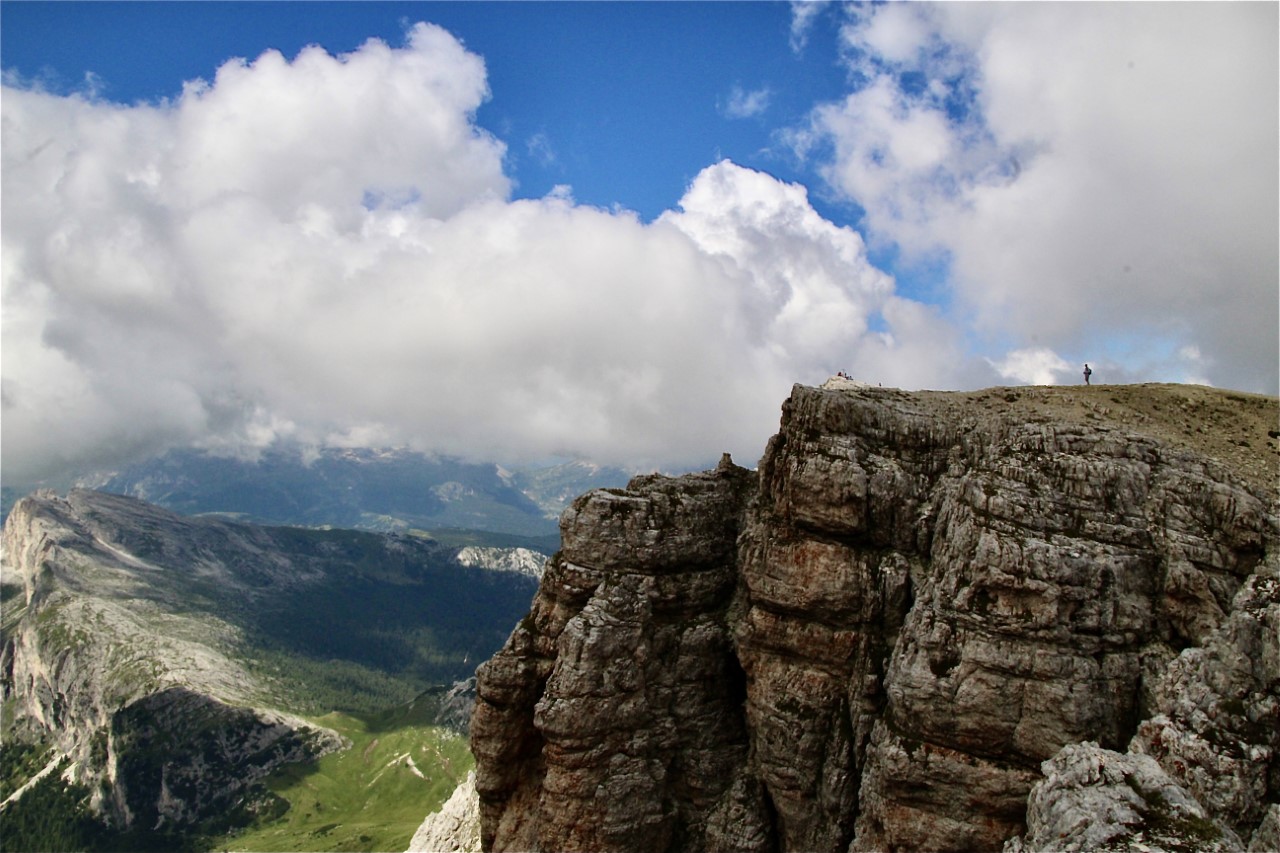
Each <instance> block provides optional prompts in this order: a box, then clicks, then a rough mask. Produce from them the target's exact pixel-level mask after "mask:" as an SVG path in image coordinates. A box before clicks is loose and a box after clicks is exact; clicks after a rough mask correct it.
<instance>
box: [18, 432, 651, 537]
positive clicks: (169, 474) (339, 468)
mask: <svg viewBox="0 0 1280 853" xmlns="http://www.w3.org/2000/svg"><path fill="white" fill-rule="evenodd" d="M630 477H631V474H629V473H628V472H626V471H623V470H620V469H618V468H608V467H601V466H597V465H592V464H589V463H586V462H567V463H562V464H556V465H548V466H531V467H525V468H518V469H512V470H507V469H504V468H502V467H501V466H499V465H495V464H492V463H488V464H485V463H473V462H464V461H461V460H458V459H452V458H449V457H443V456H433V455H427V454H422V453H416V452H413V451H409V450H377V449H365V448H357V449H342V448H325V449H322V450H318V451H316V450H310V451H308V450H304V449H303V448H301V447H288V446H286V447H275V448H271V449H268V450H267V451H264V452H263V453H262V454H261V456H260V457H259V458H258V459H256V460H245V459H238V458H234V457H227V456H217V455H213V454H210V453H206V452H201V451H194V450H174V451H171V452H169V453H167V454H165V455H163V456H160V457H157V458H154V459H150V460H147V461H145V462H140V463H137V464H134V465H131V466H128V467H126V468H123V469H121V470H119V471H115V472H108V473H99V474H94V475H86V476H85V477H82V478H80V479H79V480H78V481H77V482H76V483H75V485H78V486H86V487H90V488H94V489H98V490H100V491H107V492H114V493H116V494H123V495H129V496H131V497H136V498H140V499H142V500H145V501H147V502H149V503H153V504H156V505H158V506H162V507H165V508H166V509H171V510H173V511H175V512H179V513H182V514H184V515H196V514H201V513H223V514H226V515H228V516H230V517H233V518H240V519H242V520H246V521H253V522H258V523H263V524H289V525H299V526H306V527H321V526H329V527H346V528H354V529H360V530H377V531H410V530H422V531H431V532H433V533H435V532H437V531H442V530H479V531H487V532H489V533H497V534H505V535H509V536H514V537H518V539H517V540H513V541H510V542H494V541H490V542H487V543H484V544H506V545H511V546H516V545H523V546H527V547H532V548H534V549H535V550H539V551H544V552H546V553H551V552H553V551H554V550H555V549H556V546H557V542H558V532H557V527H556V520H557V518H558V517H559V515H560V512H561V511H562V510H563V509H564V508H565V506H567V505H568V503H569V501H571V500H572V499H573V498H575V497H576V496H578V495H579V494H582V493H583V492H586V491H588V490H590V489H593V488H607V487H620V486H624V485H626V483H627V481H628V480H629V479H630ZM4 491H5V495H4V498H5V501H4V502H5V506H4V509H5V512H6V514H7V512H8V509H9V507H10V506H11V505H12V503H13V502H14V501H16V500H17V499H18V498H20V497H21V496H22V495H23V494H26V492H27V491H29V490H27V489H22V488H20V487H19V488H15V487H12V485H11V484H6V488H5V490H4Z"/></svg>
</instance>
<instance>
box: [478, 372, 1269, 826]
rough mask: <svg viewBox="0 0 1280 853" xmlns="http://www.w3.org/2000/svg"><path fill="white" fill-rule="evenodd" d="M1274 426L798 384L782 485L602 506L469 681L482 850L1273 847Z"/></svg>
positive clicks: (634, 489) (651, 491) (1215, 414)
mask: <svg viewBox="0 0 1280 853" xmlns="http://www.w3.org/2000/svg"><path fill="white" fill-rule="evenodd" d="M1278 419H1280V409H1278V408H1277V403H1276V401H1275V400H1274V399H1268V398H1261V397H1250V396H1245V395H1232V394H1229V393H1223V392H1215V391H1212V390H1210V389H1189V388H1185V387H1178V386H1125V387H1113V388H1107V387H1105V386H1103V387H1095V388H1089V389H1033V388H1023V389H1000V390H996V391H988V392H977V393H972V394H943V393H917V394H906V393H903V392H899V391H896V390H889V389H875V388H860V389H843V390H821V389H813V388H805V387H800V386H797V387H796V388H795V390H794V391H793V394H792V396H791V398H790V399H789V400H788V401H787V402H786V404H785V405H784V408H783V418H782V425H781V429H780V432H779V433H778V435H777V436H776V437H775V438H774V439H773V440H772V441H771V443H770V445H769V447H768V448H767V450H766V453H765V455H764V458H763V459H762V460H761V463H760V466H759V470H758V472H749V471H747V470H745V469H742V468H738V467H736V466H734V465H732V464H731V463H730V462H728V460H727V459H726V460H725V461H723V462H722V463H721V465H720V466H719V467H718V468H717V469H716V470H714V471H711V472H707V473H704V474H698V475H690V476H687V477H683V478H674V479H670V478H660V477H647V478H637V479H636V480H634V481H632V483H631V484H630V486H629V487H628V488H627V489H626V490H611V491H610V490H606V491H596V492H591V493H589V494H587V495H584V496H583V497H582V498H580V499H579V500H578V501H577V502H575V503H574V504H573V506H572V507H571V508H570V509H569V510H567V511H566V512H565V514H564V516H563V517H562V520H561V528H562V538H563V543H564V544H563V550H562V551H561V552H560V553H559V554H557V555H556V557H555V558H553V560H552V561H551V563H550V564H549V565H548V567H547V570H546V573H545V574H544V576H543V579H542V584H541V588H540V591H539V593H538V595H537V597H536V599H535V601H534V604H533V608H532V610H531V612H530V613H529V615H528V616H527V617H526V618H525V619H524V620H523V621H522V622H521V623H520V625H519V626H518V627H517V628H516V629H515V631H514V632H513V633H512V636H511V638H510V640H509V641H508V643H507V645H506V647H505V648H504V649H503V650H502V651H501V652H500V653H499V654H498V655H496V656H495V657H494V658H493V659H492V660H490V661H489V662H488V663H486V664H485V665H484V666H482V667H481V669H480V672H479V683H478V696H479V699H478V702H477V706H476V710H475V713H474V716H473V718H472V727H471V732H472V748H473V751H474V753H475V755H476V759H477V776H476V787H477V790H478V792H479V798H480V805H481V817H482V841H483V843H484V846H485V848H486V849H493V850H533V849H541V850H611V849H616V850H623V849H629V850H635V849H645V850H676V849H681V850H738V851H746V850H754V851H773V850H804V851H818V850H833V851H845V850H893V849H900V850H999V849H1001V847H1002V846H1003V845H1005V844H1006V843H1009V845H1010V849H1019V850H1038V849H1056V847H1058V846H1062V843H1065V841H1064V840H1065V838H1066V836H1065V835H1064V834H1062V833H1063V832H1065V829H1064V828H1063V827H1064V826H1065V825H1064V824H1063V823H1062V821H1063V820H1066V818H1064V817H1063V816H1064V815H1069V814H1070V813H1071V810H1072V809H1073V808H1074V809H1076V810H1077V811H1076V814H1077V816H1078V815H1079V814H1080V812H1079V803H1080V802H1081V801H1082V800H1081V798H1082V797H1084V798H1085V801H1087V802H1090V803H1093V804H1094V806H1096V807H1097V808H1102V805H1099V804H1106V803H1109V804H1111V806H1115V808H1113V809H1112V811H1113V812H1114V813H1115V814H1118V815H1120V817H1119V818H1117V820H1116V824H1115V827H1113V830H1114V831H1112V832H1111V834H1110V835H1109V836H1107V837H1108V839H1110V841H1109V842H1108V843H1111V842H1114V843H1116V844H1123V843H1129V841H1132V840H1134V839H1136V840H1138V841H1141V842H1142V843H1150V842H1151V839H1152V838H1156V839H1157V842H1156V843H1155V847H1154V848H1153V849H1160V844H1165V845H1166V849H1177V845H1178V844H1182V843H1184V842H1185V843H1188V844H1192V848H1191V849H1195V848H1197V847H1201V848H1202V847H1206V846H1213V845H1216V846H1217V847H1218V849H1224V850H1227V849H1240V848H1242V847H1243V846H1244V845H1247V844H1249V843H1250V841H1251V839H1254V838H1255V836H1256V837H1257V838H1256V840H1257V841H1258V842H1259V843H1264V842H1265V839H1266V838H1269V837H1270V836H1269V835H1268V833H1272V834H1274V832H1275V830H1274V829H1268V828H1267V827H1269V826H1272V824H1275V823H1276V822H1277V817H1278V816H1277V807H1276V805H1275V804H1276V802H1277V801H1278V800H1280V521H1278V519H1277V508H1276V485H1277V475H1278V472H1280V467H1278V466H1277V453H1276V450H1275V442H1274V441H1273V439H1274V437H1275V430H1276V426H1277V420H1278ZM1206 427H1208V428H1207V429H1206ZM1268 431H1270V432H1271V433H1272V435H1271V436H1268ZM1073 749H1074V750H1077V753H1072V752H1070V750H1073ZM1080 750H1094V751H1095V752H1091V753H1088V754H1087V755H1085V754H1084V753H1081V752H1080ZM1126 753H1128V755H1126ZM1082 755H1083V756H1084V757H1082ZM1098 756H1102V757H1101V758H1099V757H1098ZM1107 756H1110V758H1107ZM1090 761H1092V762H1093V763H1092V764H1090V763H1089V762H1090ZM1126 762H1128V763H1126ZM1103 765H1106V766H1107V767H1110V768H1112V770H1113V771H1114V772H1110V771H1108V772H1102V771H1101V770H1098V769H1097V768H1099V767H1102V766H1103ZM1130 765H1132V766H1134V767H1137V766H1139V765H1140V766H1141V769H1142V770H1143V771H1144V773H1145V772H1146V771H1149V770H1151V768H1152V767H1155V768H1157V769H1158V770H1159V771H1160V772H1161V773H1162V774H1163V776H1162V777H1161V778H1160V779H1158V780H1155V781H1152V780H1151V779H1149V778H1148V777H1150V776H1152V774H1151V773H1146V775H1145V776H1141V774H1138V771H1136V770H1132V769H1126V768H1130ZM1081 767H1086V769H1084V770H1081V769H1080V768H1081ZM1087 767H1093V768H1094V770H1093V771H1089V770H1088V769H1087ZM1073 768H1074V769H1073ZM1116 768H1119V769H1116ZM1068 771H1070V772H1068ZM1126 774H1127V775H1126ZM1140 776H1141V779H1140V778H1139V777H1140ZM1126 778H1127V779H1133V780H1139V781H1140V782H1141V784H1139V781H1135V782H1134V785H1133V786H1128V787H1126V786H1125V784H1123V783H1124V780H1125V779H1126ZM1117 780H1120V784H1119V785H1117ZM1142 780H1145V781H1142ZM1050 783H1052V784H1050ZM1120 789H1123V790H1124V791H1127V792H1128V794H1127V795H1126V796H1128V797H1129V800H1133V801H1135V802H1138V801H1140V804H1142V805H1143V808H1141V809H1138V808H1131V809H1129V811H1127V812H1126V811H1123V809H1120V807H1119V806H1118V805H1116V804H1117V803H1121V801H1120V800H1117V799H1116V797H1117V796H1120V794H1118V793H1117V791H1120ZM1033 790H1034V791H1035V795H1034V796H1031V795H1032V792H1033ZM1029 796H1031V800H1032V807H1031V808H1030V809H1029V806H1028V798H1029ZM1134 798H1136V800H1135V799H1134ZM1122 800H1123V798H1122ZM1125 802H1127V800H1126V801H1125ZM1122 804H1123V803H1121V805H1122ZM1193 806H1194V807H1193ZM1108 807H1110V806H1108ZM1091 808H1092V807H1091ZM1197 808H1198V809H1199V811H1196V809H1197ZM1117 809H1119V810H1117ZM1086 813H1087V810H1086ZM1055 821H1056V822H1055ZM1068 823H1069V821H1068ZM1157 823H1158V824H1159V826H1158V827H1156V826H1155V824H1157ZM1077 828H1078V827H1077ZM1157 829H1158V831H1156V830H1157ZM1153 833H1154V834H1153ZM1160 833H1164V834H1163V835H1161V834H1160ZM1126 839H1128V840H1126ZM1159 839H1164V840H1163V841H1159ZM1170 839H1172V840H1170ZM1097 841H1098V839H1096V838H1094V839H1092V842H1097ZM1092 842H1091V843H1092ZM1080 849H1083V848H1080ZM1122 849H1123V848H1122ZM1258 849H1262V848H1258Z"/></svg>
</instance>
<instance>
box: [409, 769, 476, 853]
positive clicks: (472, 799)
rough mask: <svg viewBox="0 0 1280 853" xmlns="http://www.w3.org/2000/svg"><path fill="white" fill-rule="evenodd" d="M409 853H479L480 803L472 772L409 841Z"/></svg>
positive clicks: (428, 817)
mask: <svg viewBox="0 0 1280 853" xmlns="http://www.w3.org/2000/svg"><path fill="white" fill-rule="evenodd" d="M408 853H480V800H479V798H478V797H477V796H476V774H475V773H474V772H473V773H468V774H467V778H466V779H463V780H462V783H461V784H460V785H458V787H457V788H455V789H454V791H453V795H452V796H451V797H449V799H448V800H446V801H445V804H444V805H443V806H441V807H440V810H439V811H437V812H433V813H432V814H430V815H428V816H427V819H426V820H424V821H423V822H422V825H421V826H419V827H418V830H417V832H415V833H414V834H413V838H412V839H411V840H410V841H409V850H408Z"/></svg>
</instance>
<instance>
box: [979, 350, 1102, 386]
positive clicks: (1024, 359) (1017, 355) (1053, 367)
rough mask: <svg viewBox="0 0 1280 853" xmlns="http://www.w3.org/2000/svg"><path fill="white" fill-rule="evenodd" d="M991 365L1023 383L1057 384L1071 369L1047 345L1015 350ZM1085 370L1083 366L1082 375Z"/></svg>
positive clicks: (997, 370) (1007, 377)
mask: <svg viewBox="0 0 1280 853" xmlns="http://www.w3.org/2000/svg"><path fill="white" fill-rule="evenodd" d="M991 366H992V367H994V368H995V369H996V372H997V373H999V374H1000V375H1001V376H1002V377H1004V378H1005V379H1010V380H1013V381H1014V382H1017V383H1019V384H1022V385H1056V384H1058V383H1060V382H1062V381H1063V380H1064V379H1065V378H1066V377H1067V374H1068V373H1069V372H1070V371H1071V365H1069V364H1067V362H1066V360H1065V359H1064V358H1063V357H1062V356H1060V355H1058V354H1057V353H1056V352H1054V351H1053V350H1051V349H1047V348H1045V347H1034V348H1029V349H1020V350H1014V351H1012V352H1009V353H1006V354H1005V356H1004V358H1002V359H1000V360H999V361H994V362H992V363H991ZM1083 372H1084V368H1083V366H1082V367H1081V374H1082V375H1083Z"/></svg>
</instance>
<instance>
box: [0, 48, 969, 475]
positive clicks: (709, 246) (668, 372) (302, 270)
mask: <svg viewBox="0 0 1280 853" xmlns="http://www.w3.org/2000/svg"><path fill="white" fill-rule="evenodd" d="M486 97H487V88H486V78H485V70H484V65H483V62H482V60H481V59H480V58H479V57H477V56H475V55H473V54H471V53H469V52H467V51H466V50H465V49H464V48H463V47H462V46H461V45H460V44H459V43H458V42H457V40H456V39H454V38H453V37H452V36H451V35H449V34H448V33H447V32H445V31H444V30H442V29H439V28H438V27H434V26H431V25H425V24H419V25H417V26H415V27H413V28H412V30H411V31H410V32H409V33H408V36H407V39H406V42H405V44H404V45H402V46H400V47H394V48H393V47H389V46H388V45H386V44H384V43H382V42H379V41H370V42H368V43H366V44H365V45H363V46H362V47H361V48H359V49H358V50H356V51H354V52H352V53H350V54H347V55H343V56H336V57H335V56H331V55H329V54H327V53H326V52H324V51H323V50H321V49H319V48H308V49H306V50H304V51H302V52H301V53H300V54H299V55H298V56H297V57H295V58H294V59H292V60H289V59H286V58H285V57H283V56H281V55H279V54H278V53H274V52H268V53H265V54H263V55H262V56H260V57H258V58H257V59H255V60H253V61H252V62H246V61H241V60H236V61H232V62H228V63H226V64H225V65H223V66H222V67H221V68H220V69H219V70H218V72H217V75H216V77H215V79H214V80H213V81H211V82H203V81H196V82H193V83H189V84H187V86H186V87H185V89H184V91H183V93H182V95H181V96H180V97H178V98H176V99H175V100H174V101H172V102H168V103H161V104H150V105H147V104H142V105H133V106H121V105H118V104H112V103H107V102H103V101H100V100H97V99H95V98H94V97H93V96H92V95H89V96H85V95H75V96H69V97H64V96H56V95H52V94H48V93H46V92H42V91H39V90H38V89H34V88H30V87H21V86H6V88H5V90H4V98H3V140H2V141H3V149H2V150H3V173H4V182H5V186H4V189H5V192H4V196H3V205H4V210H3V214H4V216H3V235H2V236H3V247H2V248H3V270H2V275H3V278H2V281H3V300H4V312H3V318H2V322H3V334H2V337H0V342H2V346H3V419H4V420H3V425H4V442H3V466H4V467H3V471H4V477H5V480H6V481H7V482H11V483H24V482H31V481H33V480H38V479H41V478H45V477H50V476H53V475H56V474H58V473H59V472H61V471H69V470H76V469H84V468H86V467H92V466H95V465H109V464H113V463H118V462H121V461H124V460H127V459H130V458H134V457H138V456H142V455H146V454H149V453H153V452H156V451H159V450H163V449H165V448H167V447H170V446H177V445H196V446H203V447H208V448H213V449H217V450H221V451H225V452H251V451H252V450H253V448H257V447H263V446H265V445H268V444H270V443H271V442H273V441H276V440H279V439H289V440H294V441H299V442H303V443H304V444H312V445H319V444H326V443H327V444H373V445H407V446H410V447H414V448H417V449H421V450H428V451H435V452H443V453H449V454H456V455H460V456H464V457H469V458H474V459H489V460H499V461H524V460H530V459H536V458H541V457H547V456H551V455H564V456H574V457H585V458H592V459H595V460H596V461H599V462H606V463H615V464H624V465H636V466H646V467H679V466H683V465H697V464H704V463H707V462H710V461H714V458H715V456H716V455H717V454H718V453H719V452H721V451H724V450H728V451H731V452H733V453H735V454H736V455H737V456H738V458H739V459H740V460H741V461H743V462H746V463H753V462H754V460H755V459H756V458H757V456H758V455H759V453H760V452H761V451H762V449H763V446H764V441H765V439H766V438H767V437H768V435H770V434H771V433H772V432H773V431H774V430H775V429H776V426H777V418H778V406H779V403H780V401H781V400H782V399H783V398H784V397H785V395H786V393H787V391H788V389H789V387H790V384H791V383H792V382H795V381H807V382H817V381H821V380H822V379H823V378H825V377H826V376H827V375H829V374H831V373H833V372H834V371H835V370H836V369H840V368H844V369H849V368H853V367H855V366H858V367H859V368H861V369H863V370H868V371H872V373H869V374H867V378H869V379H881V380H883V381H885V382H886V384H888V383H891V382H892V383H895V384H912V383H919V382H921V381H923V380H924V379H925V378H926V377H928V378H930V379H932V381H936V382H942V383H947V382H955V381H958V380H959V378H960V377H958V376H957V375H956V371H957V370H958V369H959V368H958V366H957V365H958V364H960V362H962V361H963V359H962V357H961V356H960V341H958V340H957V339H956V336H955V335H954V334H953V333H950V332H949V331H948V330H947V329H946V328H945V327H944V326H943V325H942V324H941V321H940V319H939V318H938V317H937V316H935V315H934V313H933V312H931V311H930V310H929V309H927V308H925V307H923V306H921V305H918V304H916V303H912V302H910V301H908V300H904V299H902V298H901V297H899V296H897V295H896V294H895V293H894V287H893V281H892V279H890V278H889V277H888V276H886V275H885V274H884V273H883V272H881V271H879V270H877V269H876V268H875V267H874V266H873V265H871V264H870V263H869V262H868V260H867V256H866V249H865V246H864V245H863V242H862V239H861V237H860V236H859V235H858V234H857V233H855V232H854V231H852V230H850V229H848V228H842V227H837V226H836V225H834V224H832V223H831V222H829V221H827V220H825V219H823V218H822V217H820V216H819V215H818V214H817V213H816V212H815V211H814V210H813V208H812V207H811V206H810V204H809V201H808V198H807V195H806V192H805V190H804V189H803V188H802V187H800V186H797V185H790V184H785V183H783V182H780V181H778V180H776V179H775V178H773V177H770V176H768V175H765V174H762V173H759V172H755V171H751V170H748V169H745V168H742V167H739V166H737V165H735V164H733V163H730V162H727V161H725V162H721V163H718V164H715V165H712V166H710V167H708V168H707V169H705V170H704V171H703V172H702V173H701V174H699V175H698V176H697V177H696V178H695V180H694V181H693V182H692V184H691V186H690V187H689V189H688V193H687V194H686V195H685V196H684V198H683V199H682V200H681V203H680V206H679V207H678V209H673V210H671V211H669V212H668V213H667V214H665V215H663V216H662V217H660V218H659V219H658V220H656V221H655V222H652V223H648V224H645V223H642V222H640V221H639V220H638V218H637V217H635V216H634V215H633V214H630V213H628V212H626V211H605V210H600V209H596V208H592V207H587V206H582V205H578V204H576V203H575V202H574V201H573V199H572V196H571V192H570V191H569V190H568V189H567V188H558V189H557V191H556V192H554V193H552V194H551V195H550V196H548V197H546V198H543V199H535V200H518V201H513V200H511V198H510V192H511V183H510V181H509V180H508V178H507V177H506V176H505V175H504V172H503V168H502V165H503V157H504V154H505V150H504V147H503V145H502V143H501V142H499V141H498V140H496V139H495V138H493V137H492V136H491V135H489V134H488V133H486V132H484V131H483V130H481V129H480V128H478V127H477V126H476V124H475V121H474V116H475V111H476V109H477V107H478V106H479V105H480V104H481V103H482V102H483V100H484V99H485V98H486Z"/></svg>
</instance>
